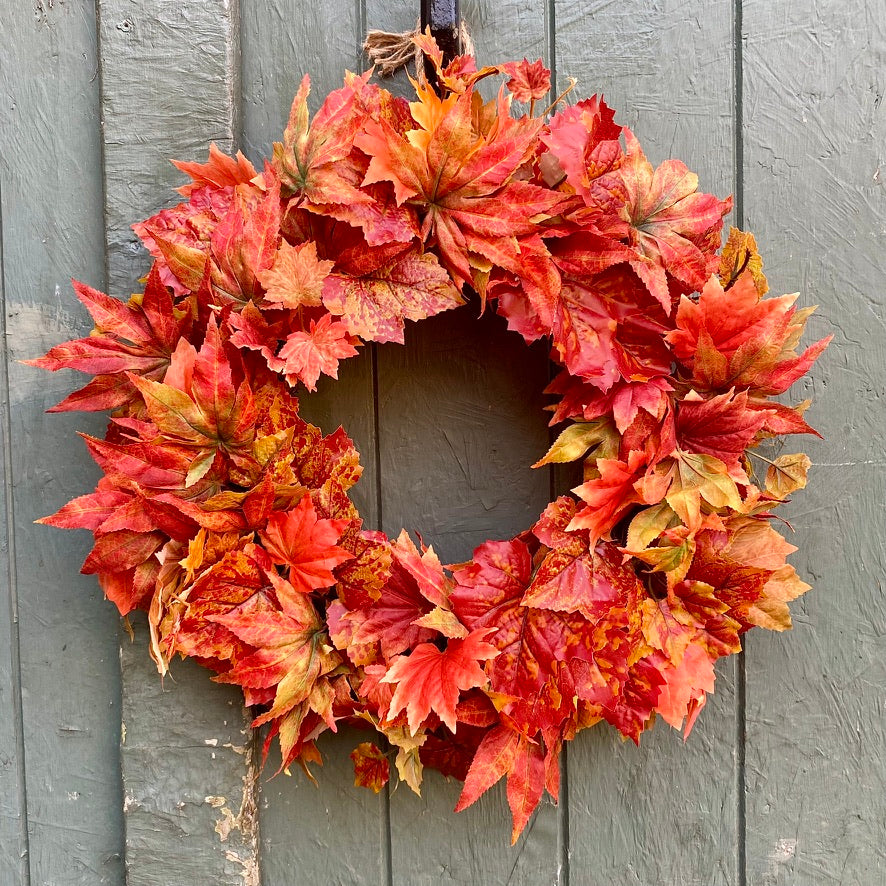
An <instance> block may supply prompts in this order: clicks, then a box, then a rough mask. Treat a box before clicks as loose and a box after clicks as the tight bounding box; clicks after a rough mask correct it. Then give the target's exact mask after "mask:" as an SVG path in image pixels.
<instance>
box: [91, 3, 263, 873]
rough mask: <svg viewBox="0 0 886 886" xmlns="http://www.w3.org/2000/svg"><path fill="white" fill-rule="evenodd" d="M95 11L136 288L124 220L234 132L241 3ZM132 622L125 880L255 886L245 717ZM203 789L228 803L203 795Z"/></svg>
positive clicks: (120, 213) (148, 209)
mask: <svg viewBox="0 0 886 886" xmlns="http://www.w3.org/2000/svg"><path fill="white" fill-rule="evenodd" d="M99 8H100V20H101V29H100V37H101V58H102V117H103V122H104V139H105V140H104V172H105V201H106V203H105V205H106V217H107V243H108V260H109V267H110V275H111V283H112V291H116V292H117V293H118V294H119V293H120V292H123V293H127V292H130V291H132V289H133V288H135V287H136V286H137V282H136V278H137V276H138V275H139V274H141V273H143V272H144V271H145V270H146V269H147V267H148V266H149V261H150V260H149V257H148V255H147V252H146V251H145V250H144V248H143V247H142V246H140V245H139V244H138V243H137V242H136V240H135V237H134V235H133V234H132V232H131V231H130V230H129V225H130V224H131V223H132V222H134V221H137V220H140V219H143V218H146V217H147V216H149V215H151V214H152V213H154V212H155V211H156V210H157V209H159V208H160V207H161V206H163V205H170V204H172V203H175V202H178V199H179V198H178V197H177V195H176V194H174V193H173V192H172V187H174V186H175V185H178V184H180V183H181V182H182V180H183V176H182V175H181V173H179V172H178V171H177V170H175V169H174V168H173V167H172V166H171V165H170V163H169V158H170V157H176V158H183V159H188V160H190V159H197V160H200V161H202V160H203V159H204V158H205V156H206V152H207V147H208V144H209V142H210V141H216V142H217V143H218V144H219V146H220V147H221V148H222V149H223V150H230V149H231V147H232V145H233V143H234V141H235V140H236V137H237V130H236V126H237V121H238V98H239V63H238V62H237V59H238V49H239V47H238V44H237V5H236V3H235V2H233V0H211V2H203V3H198V2H189V3H168V2H164V0H152V2H140V3H137V4H136V3H132V2H129V0H101V2H100V4H99ZM138 631H139V637H138V643H137V645H136V646H135V647H130V646H129V641H128V638H127V639H126V640H125V642H124V644H123V653H122V661H123V721H124V724H125V727H126V742H125V744H124V745H123V751H122V766H123V785H124V789H125V794H126V803H125V813H126V814H125V821H126V869H127V878H128V883H129V884H130V886H134V884H138V886H164V884H166V883H168V882H169V877H170V871H178V870H181V871H183V872H190V874H191V876H190V877H188V876H185V875H184V873H183V874H182V882H199V881H200V880H205V882H211V883H212V884H213V886H216V884H218V886H225V884H232V886H233V884H236V886H243V883H244V882H245V883H246V884H247V886H252V884H254V883H257V882H258V868H257V865H258V861H257V851H258V838H257V833H256V822H255V816H252V818H251V819H249V817H248V816H247V817H245V818H244V819H243V821H244V826H243V829H242V830H237V829H234V830H233V831H231V833H230V835H229V836H228V837H227V838H226V840H225V841H224V842H223V841H222V840H221V839H220V837H221V836H222V833H223V832H224V829H225V825H224V820H225V818H224V814H223V813H224V809H226V808H227V809H229V810H231V813H230V814H231V815H233V816H234V817H236V816H238V815H239V809H240V807H241V805H243V807H244V809H245V808H248V807H249V805H250V803H254V802H255V797H254V796H247V798H246V800H245V801H243V799H242V798H243V794H244V790H245V791H246V792H247V794H249V793H250V792H252V791H254V790H255V786H254V778H252V773H251V772H250V771H249V769H248V768H247V766H246V760H245V758H244V755H243V753H241V752H239V751H238V748H240V746H242V745H249V743H250V741H251V737H250V736H251V734H250V733H248V723H249V720H250V718H249V716H248V714H247V712H245V711H244V710H243V708H242V704H239V703H237V704H235V703H234V700H235V699H236V697H237V696H236V693H234V692H232V691H231V690H227V691H226V690H225V689H223V688H221V687H219V686H213V685H212V684H211V683H210V680H209V673H208V672H207V671H205V670H203V669H200V668H196V667H192V666H190V663H189V664H188V665H185V666H178V667H176V669H175V670H174V672H173V679H172V680H167V682H166V685H165V686H164V687H161V682H160V678H159V676H158V675H157V672H156V668H155V667H154V665H153V663H152V662H151V660H150V658H149V657H148V655H147V650H146V648H145V637H144V626H143V625H139V626H138ZM164 690H165V691H164ZM241 733H242V734H241ZM210 741H217V745H210V744H208V743H207V742H210ZM244 778H246V781H245V782H244ZM201 784H205V785H218V786H220V787H219V790H210V789H209V788H208V787H206V788H203V787H200V785H201ZM222 788H224V789H222ZM201 792H202V793H201ZM213 796H218V797H224V798H225V803H224V804H222V805H221V806H218V807H216V805H214V801H212V800H211V799H210V800H204V798H206V797H213ZM247 819H249V820H248V821H247ZM220 821H222V824H219V822H220ZM247 825H248V826H247ZM220 828H221V830H219V829H220ZM175 876H177V874H176V875H175ZM195 877H196V878H197V879H196V880H195V879H194V878H195Z"/></svg>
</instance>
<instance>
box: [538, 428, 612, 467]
mask: <svg viewBox="0 0 886 886" xmlns="http://www.w3.org/2000/svg"><path fill="white" fill-rule="evenodd" d="M617 439H618V438H617V435H616V434H615V431H614V430H613V428H612V425H611V424H610V423H609V422H608V421H605V420H604V421H591V422H584V421H579V422H575V423H574V424H571V425H570V426H569V427H568V428H566V429H565V430H564V431H563V432H562V433H561V434H560V436H559V437H557V440H556V442H555V443H554V445H553V446H551V448H550V449H549V450H548V452H547V454H546V455H545V457H544V458H542V459H540V460H539V461H537V462H536V463H535V464H534V465H533V466H532V467H534V468H540V467H542V466H543V465H549V464H552V463H556V464H564V463H565V462H570V461H576V460H578V459H579V458H581V457H582V456H583V455H584V454H585V453H586V452H587V451H588V450H589V449H591V448H593V447H595V446H599V445H601V444H605V446H606V450H607V453H608V452H609V451H610V450H612V449H613V447H614V446H616V442H615V441H617ZM607 457H609V456H608V455H607Z"/></svg>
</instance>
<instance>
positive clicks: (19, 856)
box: [0, 195, 28, 886]
mask: <svg viewBox="0 0 886 886" xmlns="http://www.w3.org/2000/svg"><path fill="white" fill-rule="evenodd" d="M0 213H2V195H0ZM0 311H2V314H0V442H2V447H3V505H2V511H0V561H2V564H0V569H2V573H0V574H2V575H3V576H4V578H5V579H6V592H5V593H4V594H3V600H2V602H0V638H2V639H0V846H2V847H3V851H2V852H0V882H3V883H9V884H10V886H23V884H24V883H25V882H26V878H27V876H28V833H27V831H28V824H27V809H26V797H25V757H24V734H23V729H22V726H23V723H22V688H21V660H20V645H19V629H18V583H17V581H16V569H15V528H14V527H15V503H14V501H13V487H12V477H13V455H12V447H13V443H12V437H11V430H12V424H11V419H10V415H9V379H8V368H7V360H8V356H7V353H6V351H7V348H6V341H7V338H6V317H7V308H6V293H5V287H4V285H3V225H2V214H0Z"/></svg>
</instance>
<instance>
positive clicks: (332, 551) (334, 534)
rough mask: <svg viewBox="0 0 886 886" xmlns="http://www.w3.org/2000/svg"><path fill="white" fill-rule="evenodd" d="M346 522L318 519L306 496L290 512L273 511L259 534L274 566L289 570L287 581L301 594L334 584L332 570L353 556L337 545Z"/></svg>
mask: <svg viewBox="0 0 886 886" xmlns="http://www.w3.org/2000/svg"><path fill="white" fill-rule="evenodd" d="M348 523H349V521H348V520H318V519H317V512H316V511H315V510H314V505H313V503H312V502H311V497H310V496H309V495H305V496H303V497H302V498H301V500H300V501H299V503H298V505H296V507H295V508H293V509H292V510H290V511H275V512H274V513H272V514H271V516H270V517H269V518H268V522H267V526H266V527H265V528H264V529H263V530H261V531H260V532H259V536H260V538H261V540H262V544H263V545H264V546H265V549H266V550H267V551H268V553H269V554H270V556H271V559H272V560H273V561H274V562H275V563H279V564H280V565H282V566H287V567H288V568H289V581H290V583H291V584H292V586H293V587H294V588H295V589H296V590H297V591H299V592H300V593H303V594H308V593H310V592H311V591H312V590H315V589H316V588H328V587H329V586H330V585H332V584H334V583H335V576H334V575H333V574H332V570H333V569H335V567H336V566H339V565H340V564H342V563H344V562H345V561H347V560H350V559H351V557H352V556H353V555H352V554H351V553H349V552H348V551H346V550H344V549H343V548H340V547H338V546H337V545H336V542H337V541H338V540H339V538H340V537H341V534H342V532H343V531H344V530H345V528H346V527H347V526H348Z"/></svg>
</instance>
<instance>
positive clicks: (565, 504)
mask: <svg viewBox="0 0 886 886" xmlns="http://www.w3.org/2000/svg"><path fill="white" fill-rule="evenodd" d="M575 510H576V508H575V503H574V502H573V501H572V499H569V498H566V497H565V496H564V497H561V498H559V499H557V501H555V502H552V503H551V504H550V505H548V507H547V508H546V509H545V512H544V514H542V516H541V519H540V520H539V521H538V522H537V523H536V525H535V526H534V527H533V534H534V535H535V536H536V537H537V538H538V539H539V540H540V541H541V542H542V543H543V544H545V545H547V546H548V547H549V548H551V549H552V550H551V551H550V553H548V554H547V556H546V557H545V558H544V560H543V561H542V562H541V564H540V565H539V566H538V568H537V569H536V570H535V573H534V575H533V577H532V581H531V583H530V584H529V587H528V588H527V589H526V593H525V594H524V595H523V599H522V601H521V602H522V604H523V605H524V606H530V607H533V608H536V609H549V610H552V611H555V612H578V613H581V615H583V616H584V617H585V618H586V619H588V621H589V622H599V621H601V620H602V619H605V618H607V616H608V615H609V613H610V612H611V611H612V610H613V609H614V608H618V609H619V610H624V609H628V608H630V607H632V606H634V605H636V601H637V600H638V599H639V598H640V597H641V596H642V594H643V590H642V588H641V586H640V583H639V582H638V581H637V577H636V575H635V574H634V573H633V570H628V569H625V568H624V567H623V565H622V560H623V558H622V556H621V554H620V553H619V552H618V550H617V549H616V548H615V547H613V546H612V545H607V544H601V545H597V546H596V547H595V545H594V542H595V539H593V538H590V537H589V533H587V532H572V531H569V530H568V527H569V526H571V525H572V523H571V521H573V520H574V517H575ZM613 621H614V622H618V621H619V617H618V616H616V617H614V618H613Z"/></svg>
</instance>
